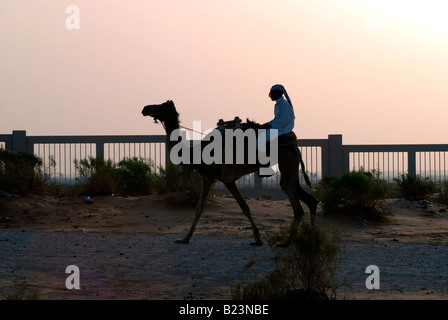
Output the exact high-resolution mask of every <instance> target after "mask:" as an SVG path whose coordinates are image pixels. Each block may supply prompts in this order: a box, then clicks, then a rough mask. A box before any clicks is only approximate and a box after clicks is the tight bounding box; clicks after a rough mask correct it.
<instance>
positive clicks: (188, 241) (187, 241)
mask: <svg viewBox="0 0 448 320" xmlns="http://www.w3.org/2000/svg"><path fill="white" fill-rule="evenodd" d="M174 243H183V244H189V243H190V240H188V239H181V240H176V241H174Z"/></svg>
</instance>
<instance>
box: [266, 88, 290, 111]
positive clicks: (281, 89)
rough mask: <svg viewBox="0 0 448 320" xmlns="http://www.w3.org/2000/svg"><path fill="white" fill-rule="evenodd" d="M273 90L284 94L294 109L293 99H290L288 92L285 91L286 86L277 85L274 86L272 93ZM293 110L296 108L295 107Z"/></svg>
mask: <svg viewBox="0 0 448 320" xmlns="http://www.w3.org/2000/svg"><path fill="white" fill-rule="evenodd" d="M273 90H280V91H281V92H283V94H284V95H285V97H286V100H288V103H289V104H290V105H291V107H292V102H291V99H290V98H289V96H288V92H286V89H285V87H284V86H282V85H281V84H276V85H274V86H272V88H271V91H273ZM293 108H294V107H293Z"/></svg>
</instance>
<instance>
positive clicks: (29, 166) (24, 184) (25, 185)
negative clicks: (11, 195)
mask: <svg viewBox="0 0 448 320" xmlns="http://www.w3.org/2000/svg"><path fill="white" fill-rule="evenodd" d="M41 165H42V159H40V158H38V157H36V156H35V155H34V154H33V153H31V152H29V151H19V152H13V151H7V150H2V149H0V190H3V191H5V192H18V193H27V192H30V191H31V190H32V188H33V185H34V183H35V182H36V180H37V178H38V175H37V174H38V171H39V168H40V166H41Z"/></svg>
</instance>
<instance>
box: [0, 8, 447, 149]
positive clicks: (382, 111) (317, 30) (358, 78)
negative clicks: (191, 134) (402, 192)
mask: <svg viewBox="0 0 448 320" xmlns="http://www.w3.org/2000/svg"><path fill="white" fill-rule="evenodd" d="M69 5H75V6H77V7H78V8H79V17H80V20H79V22H80V25H79V29H74V30H69V29H67V26H66V20H67V19H69V21H72V22H73V20H72V19H71V18H72V17H73V16H72V13H66V8H67V7H68V6H69ZM447 16H448V1H447V0H275V1H273V0H269V1H267V0H160V1H159V0H128V1H124V0H70V1H66V0H26V1H24V0H1V2H0V41H1V42H0V43H1V50H0V57H1V59H0V133H11V131H12V130H27V133H28V134H29V135H92V134H100V135H103V134H105V135H107V134H114V135H115V134H116V135H129V134H163V133H164V131H163V129H162V127H161V125H160V124H158V125H157V124H154V123H153V121H152V120H151V119H149V118H144V117H143V116H142V115H141V113H140V112H141V110H142V108H143V106H145V105H147V104H156V103H162V102H164V101H166V100H168V99H170V100H173V101H174V102H175V104H176V107H177V109H178V111H179V112H180V113H181V121H182V123H183V125H185V126H191V125H192V122H193V121H194V120H202V125H203V128H202V129H203V130H205V129H209V128H213V127H215V126H216V122H217V121H218V119H220V118H223V119H225V120H230V119H233V117H234V116H239V117H241V118H243V119H245V118H246V117H249V118H251V119H253V120H256V121H258V122H261V123H263V122H267V121H269V120H271V119H272V118H273V108H274V103H273V102H272V101H270V99H269V98H268V91H269V89H270V87H271V86H272V85H274V84H277V83H281V84H283V85H284V86H285V87H286V89H287V90H288V93H289V95H290V97H291V99H292V102H293V104H294V108H295V113H296V125H295V129H294V131H295V132H296V134H297V135H298V137H299V138H302V139H312V138H319V139H321V138H326V137H327V136H328V134H337V133H340V134H343V139H344V140H343V141H344V143H346V144H364V143H367V144H376V143H429V144H432V143H445V144H446V143H448V19H447V18H446V17H447Z"/></svg>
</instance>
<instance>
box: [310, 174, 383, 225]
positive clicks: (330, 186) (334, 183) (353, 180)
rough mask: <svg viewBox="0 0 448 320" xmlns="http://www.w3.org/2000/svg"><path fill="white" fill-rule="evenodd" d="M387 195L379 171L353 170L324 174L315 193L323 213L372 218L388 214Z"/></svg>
mask: <svg viewBox="0 0 448 320" xmlns="http://www.w3.org/2000/svg"><path fill="white" fill-rule="evenodd" d="M387 194H388V187H387V184H386V182H385V181H383V180H381V179H380V178H379V172H377V171H375V170H372V171H364V170H363V169H361V170H359V171H351V172H348V173H344V174H343V175H341V176H337V177H336V176H328V177H324V178H323V179H322V180H321V181H320V183H319V186H318V188H317V193H316V196H317V198H318V199H319V200H320V201H321V203H322V209H323V213H324V214H337V213H341V212H343V213H349V214H351V215H354V216H359V217H362V218H365V219H370V220H382V219H383V218H384V217H385V215H386V214H388V213H389V208H388V207H387V205H386V203H385V201H384V199H385V198H386V196H387Z"/></svg>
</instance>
